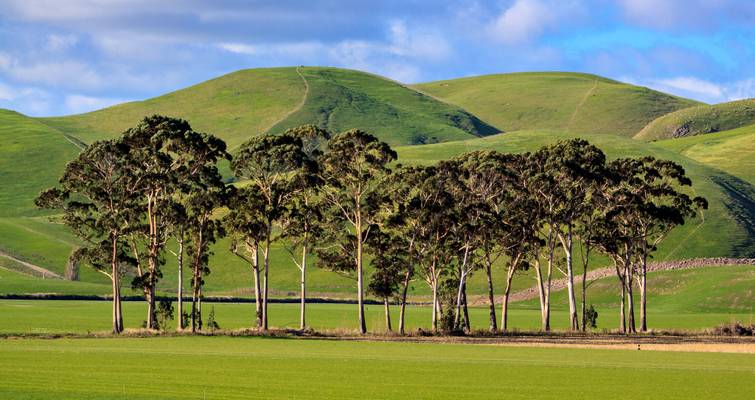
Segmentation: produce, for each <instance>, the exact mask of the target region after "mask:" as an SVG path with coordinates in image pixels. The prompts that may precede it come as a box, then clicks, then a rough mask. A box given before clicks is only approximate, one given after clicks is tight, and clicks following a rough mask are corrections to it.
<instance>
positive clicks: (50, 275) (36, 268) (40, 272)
mask: <svg viewBox="0 0 755 400" xmlns="http://www.w3.org/2000/svg"><path fill="white" fill-rule="evenodd" d="M0 257H3V258H7V259H9V260H11V261H14V262H16V263H18V264H19V265H21V266H22V267H24V268H25V269H27V271H26V272H24V271H18V270H14V269H10V268H4V269H10V270H12V271H16V272H21V273H26V274H27V275H32V276H39V275H42V277H43V278H56V279H63V277H62V276H60V275H58V274H56V273H55V272H52V271H50V270H49V269H46V268H42V267H40V266H39V265H34V264H32V263H29V262H26V261H23V260H19V259H18V258H16V257H13V256H12V255H10V254H8V253H6V252H4V251H0ZM31 271H34V273H32V272H31Z"/></svg>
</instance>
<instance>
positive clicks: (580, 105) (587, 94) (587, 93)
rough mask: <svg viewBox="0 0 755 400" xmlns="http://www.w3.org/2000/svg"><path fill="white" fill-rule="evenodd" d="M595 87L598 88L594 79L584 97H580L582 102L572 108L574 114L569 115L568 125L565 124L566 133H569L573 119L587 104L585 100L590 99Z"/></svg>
mask: <svg viewBox="0 0 755 400" xmlns="http://www.w3.org/2000/svg"><path fill="white" fill-rule="evenodd" d="M597 87H598V80H597V79H596V80H595V81H594V82H593V84H592V87H591V88H590V89H589V90H588V91H587V92H586V93H585V95H584V96H582V100H580V101H579V104H577V107H575V108H574V112H573V113H572V114H571V117H570V118H569V123H567V124H566V130H567V131H571V126H572V124H574V119H575V118H576V117H577V114H578V113H579V110H580V109H581V108H582V106H583V105H584V104H585V103H586V102H587V99H588V98H590V95H591V94H592V93H593V92H594V91H595V89H596V88H597Z"/></svg>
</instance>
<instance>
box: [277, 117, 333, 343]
mask: <svg viewBox="0 0 755 400" xmlns="http://www.w3.org/2000/svg"><path fill="white" fill-rule="evenodd" d="M284 135H287V136H292V137H294V138H299V139H300V140H301V141H302V153H303V155H304V159H303V162H302V168H300V169H299V172H298V174H297V175H296V176H295V177H294V181H293V183H292V190H293V192H294V196H293V198H292V199H291V201H290V205H289V207H288V212H287V213H286V215H285V216H284V218H283V219H284V222H283V225H284V226H285V229H284V232H285V234H284V236H285V238H286V239H288V244H289V246H287V247H288V250H289V253H290V254H291V258H292V260H293V262H294V264H295V265H296V267H297V268H298V269H299V272H300V274H301V279H300V282H299V283H300V305H299V329H304V328H305V327H306V306H307V256H308V255H309V252H310V251H311V248H312V245H313V243H314V240H315V239H316V238H317V237H318V236H320V235H321V231H322V227H321V224H320V223H319V222H320V219H321V218H322V212H321V211H322V210H321V207H320V206H319V204H318V202H319V197H318V194H319V190H320V187H321V186H322V184H323V181H322V179H321V175H320V158H321V157H322V155H323V152H324V150H325V148H326V147H327V141H328V140H329V139H330V133H329V132H328V131H326V130H324V129H321V128H319V127H317V126H315V125H303V126H300V127H297V128H291V129H288V130H286V132H285V133H284ZM297 252H300V255H298V254H297Z"/></svg>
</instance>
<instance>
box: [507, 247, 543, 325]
mask: <svg viewBox="0 0 755 400" xmlns="http://www.w3.org/2000/svg"><path fill="white" fill-rule="evenodd" d="M539 268H540V267H539V266H538V269H539ZM515 270H516V265H514V264H513V262H512V263H510V264H509V268H508V271H507V273H506V288H505V289H504V292H503V302H502V303H501V331H502V332H503V333H506V331H508V328H509V294H510V293H511V281H512V280H513V278H514V271H515Z"/></svg>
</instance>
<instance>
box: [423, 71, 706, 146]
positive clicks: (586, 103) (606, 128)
mask: <svg viewBox="0 0 755 400" xmlns="http://www.w3.org/2000/svg"><path fill="white" fill-rule="evenodd" d="M414 87H416V88H417V89H419V90H421V91H423V92H426V93H428V94H430V95H432V96H435V97H437V98H440V99H443V100H444V101H448V102H449V103H452V104H456V105H458V106H460V107H462V108H464V109H465V110H467V111H469V112H471V113H473V114H475V115H477V116H478V117H480V118H481V119H483V120H484V121H487V122H489V123H491V124H493V125H495V126H496V127H498V128H500V129H502V130H504V131H516V130H524V129H527V130H529V129H553V130H561V131H570V132H583V133H611V134H618V135H624V136H631V135H634V134H635V133H637V131H639V130H640V129H642V127H644V126H645V125H646V124H647V123H648V122H650V121H652V120H654V119H655V118H657V117H659V116H661V115H664V114H667V113H669V112H672V111H676V110H679V109H683V108H686V107H690V106H693V105H697V104H699V103H697V102H695V101H692V100H688V99H683V98H680V97H676V96H672V95H668V94H665V93H661V92H657V91H654V90H651V89H648V88H644V87H639V86H633V85H629V84H625V83H621V82H617V81H614V80H610V79H606V78H603V77H600V76H596V75H589V74H580V73H568V72H527V73H513V74H497V75H484V76H475V77H469V78H460V79H451V80H444V81H437V82H429V83H423V84H419V85H415V86H414Z"/></svg>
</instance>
